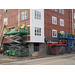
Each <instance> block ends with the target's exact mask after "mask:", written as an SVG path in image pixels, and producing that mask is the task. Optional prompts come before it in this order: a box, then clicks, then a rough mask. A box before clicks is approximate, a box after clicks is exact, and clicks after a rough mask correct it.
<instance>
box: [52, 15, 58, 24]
mask: <svg viewBox="0 0 75 75" xmlns="http://www.w3.org/2000/svg"><path fill="white" fill-rule="evenodd" d="M52 24H57V17H54V16H52Z"/></svg>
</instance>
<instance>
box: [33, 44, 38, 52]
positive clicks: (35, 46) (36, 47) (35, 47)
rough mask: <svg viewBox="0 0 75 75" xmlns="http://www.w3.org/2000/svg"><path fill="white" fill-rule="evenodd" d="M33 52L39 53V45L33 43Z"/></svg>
mask: <svg viewBox="0 0 75 75" xmlns="http://www.w3.org/2000/svg"><path fill="white" fill-rule="evenodd" d="M34 51H39V43H34Z"/></svg>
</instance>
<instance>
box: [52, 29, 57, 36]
mask: <svg viewBox="0 0 75 75" xmlns="http://www.w3.org/2000/svg"><path fill="white" fill-rule="evenodd" d="M52 37H57V30H54V29H52Z"/></svg>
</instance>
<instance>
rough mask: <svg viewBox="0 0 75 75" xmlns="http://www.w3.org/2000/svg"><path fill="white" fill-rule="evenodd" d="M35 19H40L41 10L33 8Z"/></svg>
mask: <svg viewBox="0 0 75 75" xmlns="http://www.w3.org/2000/svg"><path fill="white" fill-rule="evenodd" d="M35 19H39V20H40V19H41V12H39V11H36V10H35Z"/></svg>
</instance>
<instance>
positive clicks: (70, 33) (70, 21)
mask: <svg viewBox="0 0 75 75" xmlns="http://www.w3.org/2000/svg"><path fill="white" fill-rule="evenodd" d="M70 34H72V33H71V9H70Z"/></svg>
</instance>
